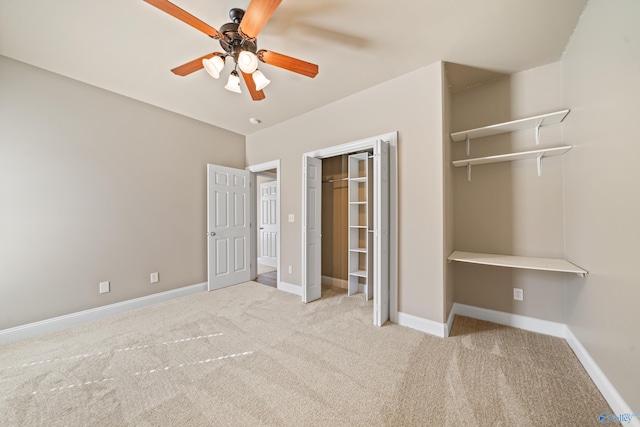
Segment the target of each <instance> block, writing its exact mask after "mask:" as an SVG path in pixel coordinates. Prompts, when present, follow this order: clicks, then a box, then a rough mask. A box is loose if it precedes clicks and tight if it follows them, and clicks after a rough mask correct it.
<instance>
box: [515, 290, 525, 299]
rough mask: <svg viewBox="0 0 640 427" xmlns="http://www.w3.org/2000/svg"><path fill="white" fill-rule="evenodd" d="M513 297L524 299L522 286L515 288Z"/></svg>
mask: <svg viewBox="0 0 640 427" xmlns="http://www.w3.org/2000/svg"><path fill="white" fill-rule="evenodd" d="M513 299H514V300H516V301H524V291H523V290H522V289H520V288H513Z"/></svg>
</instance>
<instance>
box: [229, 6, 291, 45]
mask: <svg viewBox="0 0 640 427" xmlns="http://www.w3.org/2000/svg"><path fill="white" fill-rule="evenodd" d="M280 2H282V0H251V3H249V7H247V11H246V12H245V13H244V17H243V18H242V22H240V28H239V29H240V34H242V35H244V36H246V37H248V38H256V37H258V33H260V30H262V27H264V24H266V23H267V21H268V20H269V18H271V15H273V12H275V11H276V9H277V8H278V6H279V5H280Z"/></svg>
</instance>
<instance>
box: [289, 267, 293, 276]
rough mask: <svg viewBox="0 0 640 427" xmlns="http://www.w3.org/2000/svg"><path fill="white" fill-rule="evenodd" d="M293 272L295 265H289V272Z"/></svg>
mask: <svg viewBox="0 0 640 427" xmlns="http://www.w3.org/2000/svg"><path fill="white" fill-rule="evenodd" d="M292 273H293V267H291V266H289V274H292Z"/></svg>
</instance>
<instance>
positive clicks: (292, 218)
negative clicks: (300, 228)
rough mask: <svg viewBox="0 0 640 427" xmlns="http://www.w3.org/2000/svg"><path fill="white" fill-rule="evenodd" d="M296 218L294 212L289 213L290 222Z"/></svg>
mask: <svg viewBox="0 0 640 427" xmlns="http://www.w3.org/2000/svg"><path fill="white" fill-rule="evenodd" d="M294 219H295V217H294V216H293V214H289V222H293V221H294Z"/></svg>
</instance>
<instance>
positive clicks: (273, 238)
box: [258, 181, 278, 268]
mask: <svg viewBox="0 0 640 427" xmlns="http://www.w3.org/2000/svg"><path fill="white" fill-rule="evenodd" d="M277 191H278V186H277V182H276V181H272V182H266V183H264V184H260V245H259V247H260V257H259V258H258V263H259V264H263V265H268V266H269V267H274V268H275V267H276V266H277V265H278V255H277V254H278V246H277V242H278V216H277V213H276V201H277Z"/></svg>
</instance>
